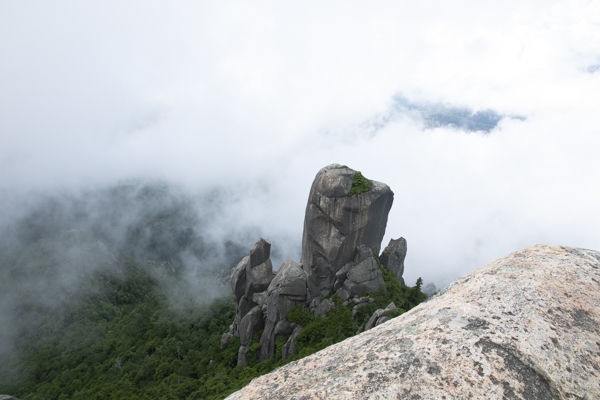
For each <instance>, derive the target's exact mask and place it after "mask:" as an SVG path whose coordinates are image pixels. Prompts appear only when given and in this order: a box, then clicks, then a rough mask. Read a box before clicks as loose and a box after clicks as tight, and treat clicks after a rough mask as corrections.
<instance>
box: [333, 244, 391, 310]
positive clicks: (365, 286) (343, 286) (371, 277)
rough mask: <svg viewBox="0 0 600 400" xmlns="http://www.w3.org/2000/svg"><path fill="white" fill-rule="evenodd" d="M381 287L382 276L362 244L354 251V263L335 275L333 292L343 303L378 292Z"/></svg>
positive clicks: (370, 254) (369, 251) (369, 252)
mask: <svg viewBox="0 0 600 400" xmlns="http://www.w3.org/2000/svg"><path fill="white" fill-rule="evenodd" d="M382 285H383V276H382V274H381V270H380V269H379V267H378V266H377V261H376V260H375V257H374V255H373V251H372V250H371V249H369V248H368V247H367V246H365V245H364V244H362V245H360V246H359V247H358V249H356V255H355V257H354V261H353V262H349V263H348V264H346V265H344V267H343V268H342V269H340V270H339V271H338V272H337V273H336V274H335V284H334V290H336V292H335V293H336V294H337V295H338V296H339V297H340V298H341V299H342V300H344V301H346V300H348V299H350V298H351V297H356V296H359V295H360V294H362V293H367V292H378V291H379V290H380V289H381V286H382Z"/></svg>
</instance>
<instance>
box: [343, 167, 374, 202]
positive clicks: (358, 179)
mask: <svg viewBox="0 0 600 400" xmlns="http://www.w3.org/2000/svg"><path fill="white" fill-rule="evenodd" d="M369 190H371V181H370V180H368V179H367V178H365V177H364V176H363V174H361V173H360V171H357V172H356V174H354V178H353V179H352V189H350V193H348V197H351V196H354V195H356V194H361V193H365V192H368V191H369Z"/></svg>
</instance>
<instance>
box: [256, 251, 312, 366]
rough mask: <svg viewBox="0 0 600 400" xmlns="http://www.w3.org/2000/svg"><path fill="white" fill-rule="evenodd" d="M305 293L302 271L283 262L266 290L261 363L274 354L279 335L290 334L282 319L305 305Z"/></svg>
mask: <svg viewBox="0 0 600 400" xmlns="http://www.w3.org/2000/svg"><path fill="white" fill-rule="evenodd" d="M306 293H307V288H306V274H305V272H304V270H303V269H302V267H301V266H300V265H299V264H298V263H296V262H295V261H292V260H287V261H285V262H284V263H283V265H282V266H281V267H280V268H279V270H278V271H277V275H276V276H275V278H274V279H273V280H272V281H271V284H270V285H269V288H268V289H267V302H266V308H267V314H266V315H267V320H266V323H265V330H264V331H263V334H262V336H261V338H260V360H261V361H262V360H266V359H268V358H270V357H272V356H273V355H274V354H275V341H276V340H277V337H278V336H279V335H288V334H290V333H291V329H292V328H291V327H289V322H287V320H284V318H285V316H286V315H287V312H288V311H289V310H291V309H292V308H293V307H295V306H297V305H301V304H302V305H303V304H305V303H306V300H307V299H306ZM286 324H287V325H286Z"/></svg>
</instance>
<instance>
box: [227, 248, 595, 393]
mask: <svg viewBox="0 0 600 400" xmlns="http://www.w3.org/2000/svg"><path fill="white" fill-rule="evenodd" d="M292 398H295V399H357V398H360V399H404V398H406V399H442V398H446V399H466V398H474V399H518V398H522V399H599V398H600V252H596V251H592V250H583V249H576V248H569V247H560V246H546V245H538V246H534V247H531V248H527V249H524V250H521V251H518V252H515V253H512V254H510V255H508V256H506V257H504V258H501V259H499V260H496V261H494V262H492V263H490V264H488V265H486V266H485V267H483V268H481V269H479V270H477V271H475V272H472V273H470V274H468V275H466V276H464V277H463V278H460V279H458V280H457V281H455V282H454V283H452V284H451V285H450V286H449V287H448V288H446V289H445V290H444V291H443V292H442V293H440V294H438V295H436V296H434V297H433V298H432V299H431V300H429V301H427V302H425V303H422V304H420V305H419V306H417V307H415V308H414V309H412V310H410V311H409V312H407V313H405V314H403V315H401V316H399V317H397V318H394V319H391V320H389V321H387V322H386V323H385V324H382V325H379V326H376V327H374V328H372V329H371V330H369V331H367V332H364V333H362V334H359V335H357V336H354V337H352V338H349V339H347V340H345V341H343V342H341V343H338V344H335V345H333V346H330V347H328V348H326V349H324V350H322V351H320V352H318V353H315V354H313V355H311V356H309V357H306V358H303V359H301V360H298V361H295V362H292V363H290V364H288V365H285V366H283V367H281V368H279V369H277V370H275V371H273V372H271V373H270V374H267V375H264V376H261V377H259V378H256V379H254V380H253V381H252V382H251V383H250V384H249V385H248V386H246V387H245V388H244V389H242V390H240V391H238V392H236V393H234V394H232V395H231V396H230V397H228V399H231V400H234V399H265V400H269V399H292Z"/></svg>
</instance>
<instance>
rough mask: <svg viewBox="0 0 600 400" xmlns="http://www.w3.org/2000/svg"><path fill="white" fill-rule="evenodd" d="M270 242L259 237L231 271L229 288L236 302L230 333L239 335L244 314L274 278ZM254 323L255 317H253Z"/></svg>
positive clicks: (257, 303)
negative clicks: (248, 252)
mask: <svg viewBox="0 0 600 400" xmlns="http://www.w3.org/2000/svg"><path fill="white" fill-rule="evenodd" d="M270 254H271V243H269V242H268V241H267V240H265V239H260V240H259V241H258V242H256V244H255V245H254V247H252V249H251V250H250V255H248V256H246V257H244V258H242V260H241V261H240V262H239V263H238V265H237V266H236V267H235V268H234V269H233V271H232V272H231V281H230V283H231V290H232V291H233V298H234V300H235V302H236V304H237V307H236V316H235V320H234V323H233V330H232V332H231V333H232V334H233V335H235V336H239V326H240V324H241V321H242V320H243V318H244V317H245V315H246V314H247V313H248V312H249V311H250V310H251V309H253V308H254V307H256V306H257V305H259V302H260V301H261V300H264V299H263V298H262V297H261V293H263V292H265V291H266V290H267V288H268V287H269V284H270V283H271V281H272V280H273V278H274V276H275V275H274V274H273V264H272V263H271V259H270V258H269V257H270ZM253 321H254V322H255V323H257V322H256V321H255V319H253ZM261 329H262V328H261Z"/></svg>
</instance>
